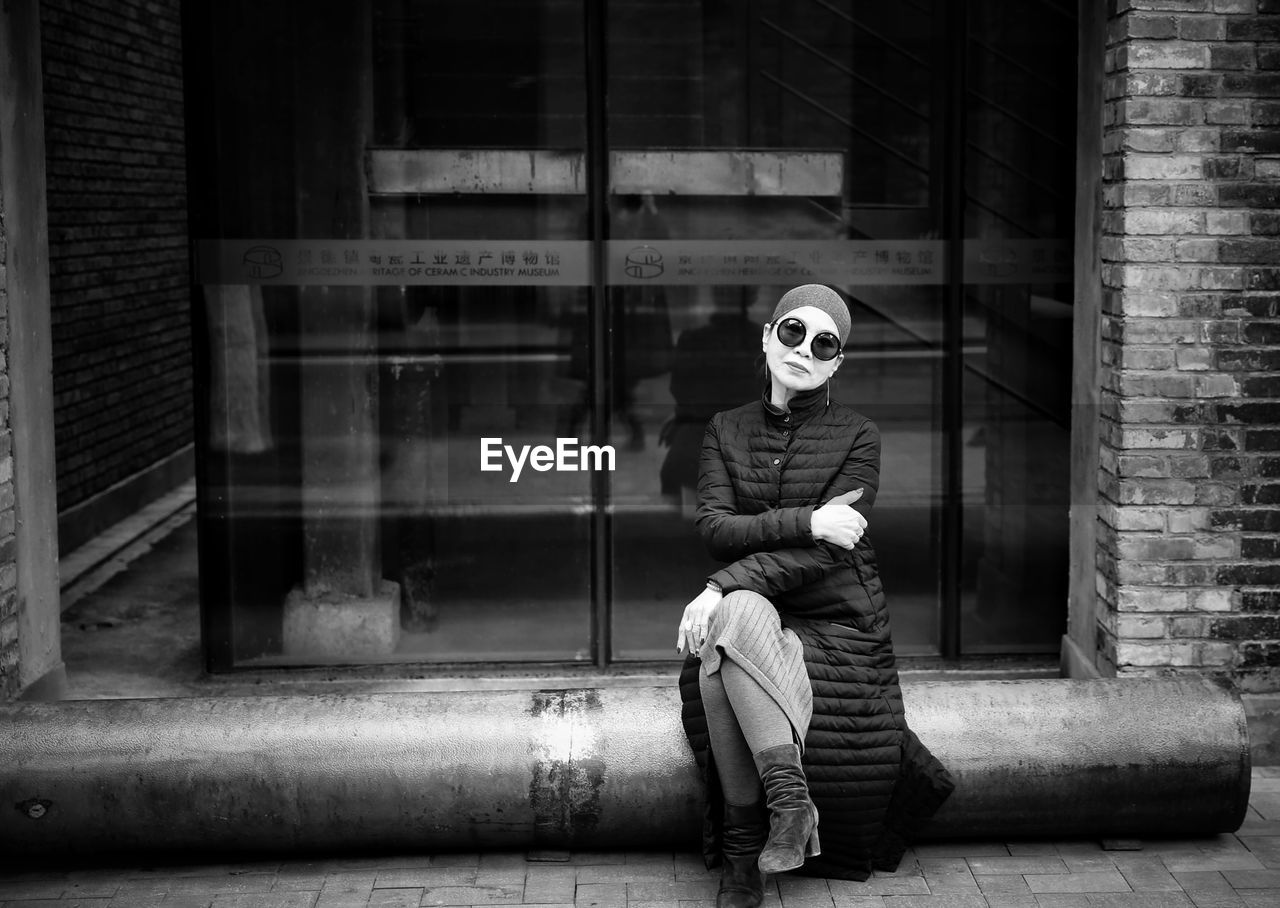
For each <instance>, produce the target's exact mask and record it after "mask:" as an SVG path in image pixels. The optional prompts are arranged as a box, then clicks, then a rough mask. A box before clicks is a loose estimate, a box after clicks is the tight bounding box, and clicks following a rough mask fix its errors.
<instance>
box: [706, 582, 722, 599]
mask: <svg viewBox="0 0 1280 908" xmlns="http://www.w3.org/2000/svg"><path fill="white" fill-rule="evenodd" d="M707 589H708V590H710V591H711V592H713V593H720V594H721V595H723V594H724V588H723V587H721V586H720V584H718V583H716V582H715V581H714V580H708V581H707Z"/></svg>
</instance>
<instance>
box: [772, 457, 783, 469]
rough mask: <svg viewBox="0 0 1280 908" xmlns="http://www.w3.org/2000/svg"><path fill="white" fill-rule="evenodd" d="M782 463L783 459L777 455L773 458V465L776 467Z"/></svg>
mask: <svg viewBox="0 0 1280 908" xmlns="http://www.w3.org/2000/svg"><path fill="white" fill-rule="evenodd" d="M780 463H782V461H781V460H779V459H778V458H776V457H775V458H774V459H773V465H774V466H775V467H776V466H777V465H778V464H780Z"/></svg>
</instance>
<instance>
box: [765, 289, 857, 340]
mask: <svg viewBox="0 0 1280 908" xmlns="http://www.w3.org/2000/svg"><path fill="white" fill-rule="evenodd" d="M801 306H812V307H813V308H815V309H821V310H822V311H823V312H825V313H827V315H829V316H831V320H832V321H833V322H835V323H836V333H837V334H838V335H839V337H840V343H841V345H843V344H844V342H845V341H846V340H848V339H849V325H850V319H849V307H848V306H846V305H845V303H844V300H843V299H841V298H840V294H838V293H836V292H835V291H834V290H832V289H831V288H830V287H824V286H823V285H822V284H801V285H800V286H799V287H793V288H792V289H790V290H788V291H787V292H786V293H784V294H782V299H780V300H778V305H777V306H776V307H774V310H773V316H772V317H771V318H770V319H769V321H770V322H776V321H777V320H778V319H780V318H781V317H782V316H784V315H786V314H787V313H788V312H790V311H791V310H792V309H799V308H800V307H801Z"/></svg>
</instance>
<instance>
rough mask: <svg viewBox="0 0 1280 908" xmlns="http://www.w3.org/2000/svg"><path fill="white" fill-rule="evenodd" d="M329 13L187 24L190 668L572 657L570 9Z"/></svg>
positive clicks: (210, 16)
mask: <svg viewBox="0 0 1280 908" xmlns="http://www.w3.org/2000/svg"><path fill="white" fill-rule="evenodd" d="M340 6H341V9H339V8H337V7H333V8H330V7H325V8H323V9H322V8H320V7H316V8H315V9H309V10H308V11H307V14H306V15H305V16H302V17H298V18H297V20H296V21H295V20H294V19H293V18H289V17H287V16H285V15H283V14H280V13H277V12H275V11H273V9H272V8H271V5H270V4H268V5H267V7H266V8H262V6H261V4H250V3H247V2H240V0H233V2H229V3H225V4H223V3H220V4H208V5H203V6H198V9H197V10H196V11H195V12H194V13H193V15H197V16H201V17H203V18H204V20H206V21H205V22H204V23H203V24H204V26H205V27H202V28H197V29H194V30H193V33H194V34H196V35H198V36H199V37H198V39H199V40H200V41H201V42H203V44H204V46H203V48H201V51H202V53H201V54H197V55H196V57H195V58H196V59H204V60H208V61H209V63H208V65H209V71H208V73H207V79H206V80H204V82H203V83H202V84H205V85H206V87H207V91H208V93H209V98H208V104H207V105H200V109H201V110H204V111H205V112H206V114H207V116H208V120H207V122H205V123H204V124H202V125H201V126H199V127H197V128H198V129H202V130H204V132H205V133H207V135H208V136H209V137H210V142H209V143H208V147H207V149H206V154H205V155H204V156H203V158H202V159H201V160H200V162H199V164H198V165H197V166H196V167H195V168H193V174H192V176H193V179H192V183H193V185H195V186H198V187H207V189H203V190H197V201H196V202H195V204H194V205H193V208H194V209H195V210H196V212H197V219H198V222H199V223H201V224H202V225H203V231H202V234H201V236H200V237H199V239H200V240H201V241H202V247H201V248H202V250H203V251H202V275H203V277H202V279H203V280H204V281H205V285H206V286H205V293H204V309H205V314H206V318H207V324H208V332H207V339H208V350H207V361H208V364H209V375H208V381H207V382H206V387H207V389H208V398H207V400H206V401H205V408H204V410H205V416H206V424H207V428H208V432H207V443H206V446H205V461H206V463H205V468H204V470H205V475H204V479H205V482H204V484H203V485H204V493H203V495H204V497H203V502H202V503H203V505H204V507H203V508H202V519H203V521H204V523H203V527H204V532H202V542H203V543H204V552H203V559H204V560H203V565H204V568H205V569H204V571H203V574H204V576H205V590H204V592H205V597H204V599H205V603H204V605H205V610H206V624H207V626H208V627H209V629H210V631H209V645H210V649H211V651H213V652H214V653H215V656H214V662H215V664H217V665H218V666H220V667H232V666H241V667H244V666H262V665H275V664H315V663H320V664H323V663H350V662H385V661H441V662H465V661H520V660H590V659H591V658H592V648H591V642H592V636H591V633H592V630H591V601H592V599H591V592H592V591H591V577H592V570H591V535H590V532H591V505H592V496H591V481H592V480H591V476H592V474H591V472H589V471H586V470H582V469H563V468H561V467H563V466H564V465H565V460H564V459H563V457H562V454H561V451H560V449H559V448H558V447H557V442H556V439H557V437H558V433H559V432H560V430H561V429H563V428H565V426H566V421H567V422H569V423H574V422H576V423H579V424H585V423H588V422H589V421H590V419H591V412H590V406H591V402H592V397H591V395H590V393H589V392H588V390H584V389H586V388H587V386H586V380H587V378H588V377H589V376H588V375H587V372H586V364H587V363H588V362H589V360H590V357H589V352H590V345H591V338H590V330H591V329H592V324H593V323H591V322H590V321H589V319H588V313H589V310H588V307H587V286H588V285H589V278H590V275H589V266H588V262H589V248H588V247H589V243H588V237H587V218H586V210H587V206H586V195H585V192H586V187H585V186H584V185H583V183H582V181H581V179H580V172H581V161H582V160H583V156H584V152H585V123H586V115H585V108H584V104H585V100H584V99H585V91H584V86H583V81H582V73H583V72H584V59H585V56H584V48H583V45H582V40H583V39H582V35H583V29H582V15H583V11H582V6H581V3H577V2H563V0H546V2H540V3H527V2H504V3H492V4H488V5H487V6H486V9H485V10H484V12H483V13H480V12H478V10H477V8H476V6H475V4H472V3H463V2H456V0H444V2H441V0H433V2H426V0H365V2H363V3H356V4H345V5H340ZM569 453H570V454H572V455H573V456H574V457H577V456H578V453H579V452H577V450H576V449H573V450H572V451H570V452H569ZM547 457H550V458H551V460H550V466H549V467H548V461H547ZM579 463H580V461H579ZM576 465H577V464H576V463H575V466H576Z"/></svg>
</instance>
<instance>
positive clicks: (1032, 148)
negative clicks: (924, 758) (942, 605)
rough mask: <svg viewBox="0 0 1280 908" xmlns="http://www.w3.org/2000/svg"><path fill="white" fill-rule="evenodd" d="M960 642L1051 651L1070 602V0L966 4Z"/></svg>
mask: <svg viewBox="0 0 1280 908" xmlns="http://www.w3.org/2000/svg"><path fill="white" fill-rule="evenodd" d="M969 9H970V26H969V27H970V49H971V52H970V55H969V68H968V78H967V80H966V84H967V87H968V93H967V98H968V119H967V123H966V132H967V146H968V151H969V154H968V156H967V158H966V161H967V166H966V172H965V182H966V193H967V196H966V209H965V210H966V215H967V217H966V228H965V230H966V233H965V236H966V249H965V256H964V258H965V267H964V281H965V290H964V294H965V320H964V324H965V346H964V349H965V360H964V363H965V371H964V420H963V422H964V442H965V443H964V448H963V450H964V476H965V485H964V489H963V497H964V507H965V510H964V517H963V521H964V533H963V538H964V549H963V553H962V557H961V586H962V589H961V603H962V613H961V643H962V648H963V651H964V652H965V653H970V654H978V653H991V652H1046V653H1056V652H1057V651H1058V649H1059V646H1060V641H1061V635H1062V633H1063V631H1064V630H1065V620H1066V602H1067V532H1066V528H1067V516H1068V515H1067V509H1068V501H1069V499H1068V479H1069V475H1070V471H1069V469H1068V458H1069V455H1070V448H1071V443H1070V418H1069V404H1070V383H1071V349H1072V332H1071V301H1072V285H1071V278H1072V275H1071V268H1072V254H1071V239H1070V238H1071V235H1072V224H1073V216H1074V213H1073V208H1074V202H1075V197H1074V182H1073V181H1074V166H1075V161H1074V151H1075V127H1074V124H1075V104H1076V85H1075V55H1076V48H1075V40H1076V31H1077V30H1076V21H1075V7H1074V6H1073V5H1072V4H1068V3H1061V2H1056V0H1041V2H1037V3H1034V4H1024V5H1019V6H1009V5H1007V4H999V3H995V2H983V3H974V4H971V5H970V7H969Z"/></svg>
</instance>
